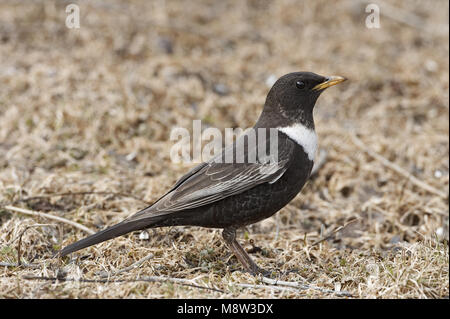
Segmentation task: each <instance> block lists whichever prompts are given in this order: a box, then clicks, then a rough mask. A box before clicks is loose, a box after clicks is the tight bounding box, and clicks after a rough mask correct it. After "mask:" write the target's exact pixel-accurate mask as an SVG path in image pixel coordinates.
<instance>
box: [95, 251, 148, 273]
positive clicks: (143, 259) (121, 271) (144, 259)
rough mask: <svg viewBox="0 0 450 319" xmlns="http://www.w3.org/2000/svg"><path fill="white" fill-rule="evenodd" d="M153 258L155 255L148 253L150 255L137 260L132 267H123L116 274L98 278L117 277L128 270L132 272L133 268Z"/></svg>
mask: <svg viewBox="0 0 450 319" xmlns="http://www.w3.org/2000/svg"><path fill="white" fill-rule="evenodd" d="M154 256H155V255H153V254H152V253H150V254H148V255H147V256H145V257H144V258H142V259H139V260H138V261H136V262H135V263H134V264H132V265H130V266H128V267H125V268H123V269H120V270H118V271H116V272H113V273H112V274H104V275H101V276H100V277H102V278H106V277H109V276H111V275H112V276H115V275H119V274H121V273H124V272H127V271H129V270H132V269H134V268H137V267H138V266H140V265H141V264H143V263H144V262H146V261H147V260H149V259H152V258H153V257H154Z"/></svg>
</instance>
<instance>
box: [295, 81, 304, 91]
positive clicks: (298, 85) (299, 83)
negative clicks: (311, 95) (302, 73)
mask: <svg viewBox="0 0 450 319" xmlns="http://www.w3.org/2000/svg"><path fill="white" fill-rule="evenodd" d="M295 86H296V87H297V88H298V89H300V90H303V89H304V88H305V82H302V81H297V82H295Z"/></svg>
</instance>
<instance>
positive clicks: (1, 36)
mask: <svg viewBox="0 0 450 319" xmlns="http://www.w3.org/2000/svg"><path fill="white" fill-rule="evenodd" d="M74 2H75V3H77V4H78V6H79V8H80V28H73V29H70V28H67V27H66V24H65V21H66V17H67V15H68V13H66V11H65V9H66V5H68V4H69V3H70V2H65V1H57V2H53V1H10V0H6V1H2V2H1V3H0V57H1V58H0V168H1V169H0V265H2V266H0V297H1V298H66V297H70V298H96V297H102V298H260V297H266V298H269V297H274V298H448V296H449V274H448V268H449V255H448V214H449V206H448V191H449V158H448V156H449V136H448V134H449V119H448V116H449V61H448V54H449V42H448V36H449V33H448V30H449V29H448V5H449V4H448V2H447V1H444V0H442V1H433V2H426V1H383V2H381V1H378V2H377V1H373V3H376V4H378V8H379V9H380V11H379V13H380V21H379V22H380V25H379V26H380V27H379V28H368V27H367V26H366V18H367V16H368V15H369V14H370V12H369V13H368V12H366V11H365V8H366V2H364V1H350V0H340V1H333V2H330V1H291V0H283V1H253V0H249V1H206V0H205V1H196V2H192V1H187V0H186V1H177V2H175V1H169V0H167V1H164V0H158V1H152V2H151V1H143V0H142V1H128V2H122V1H74ZM71 21H72V22H73V20H71ZM370 21H372V20H370ZM370 21H369V22H370ZM373 21H374V20H373ZM373 21H372V22H373ZM69 22H70V21H69ZM299 70H309V71H314V72H316V73H319V74H322V75H334V74H337V75H343V76H345V77H347V78H348V79H349V80H348V81H347V82H345V83H343V84H340V85H338V86H336V87H333V88H330V89H328V90H327V91H326V92H325V93H324V94H322V96H321V97H320V99H319V101H318V103H317V105H316V108H315V122H316V131H317V134H318V136H319V142H320V148H319V154H320V156H319V157H320V158H321V159H323V165H322V166H321V167H320V168H319V169H318V171H317V173H316V174H315V175H314V176H312V178H311V180H310V181H309V183H308V184H307V185H306V186H305V187H304V189H303V191H302V192H301V194H299V195H298V196H297V197H296V198H295V199H294V200H293V201H292V202H291V203H290V204H289V205H288V206H287V207H285V208H284V209H282V210H281V211H280V212H279V213H278V214H276V215H275V216H273V217H271V218H269V219H267V220H265V221H262V222H260V223H257V224H255V225H252V226H249V227H248V228H246V229H244V230H242V231H241V232H240V233H239V234H238V235H239V240H240V241H241V243H242V244H243V245H244V247H245V248H246V249H247V250H250V252H251V255H252V257H253V258H254V260H255V261H256V262H257V263H258V264H259V265H260V266H261V267H263V268H265V269H266V270H270V271H271V272H272V274H271V278H272V279H278V280H281V281H286V282H290V283H291V287H289V286H286V285H289V283H284V285H283V286H280V285H275V284H274V283H270V282H269V281H267V280H266V281H265V282H264V279H262V278H261V277H253V276H250V275H249V274H246V273H244V272H243V271H242V268H241V265H240V264H239V263H238V261H237V260H236V259H235V257H234V256H232V255H231V254H230V252H229V250H228V249H227V248H226V247H225V245H224V244H223V242H222V240H221V234H220V231H219V230H214V229H204V228H197V227H174V228H162V229H157V230H151V231H149V232H148V233H145V232H135V233H132V234H128V235H126V236H124V237H120V238H117V239H114V240H110V241H107V242H105V243H102V244H99V245H97V246H94V247H90V248H87V249H84V250H82V251H80V252H77V253H75V254H73V255H72V256H71V257H67V258H62V259H58V258H53V257H52V256H53V254H54V253H55V252H56V251H57V250H58V249H60V248H61V247H63V246H65V245H67V244H70V243H72V242H74V241H76V240H78V239H81V238H83V237H85V236H86V235H87V232H86V231H83V230H82V229H80V228H77V227H76V226H74V225H71V224H69V223H67V222H66V220H67V221H72V222H76V223H78V224H76V225H83V226H85V227H87V228H89V229H90V230H93V231H98V230H100V229H103V228H104V227H106V226H108V225H113V224H115V223H117V222H119V221H120V220H122V219H123V218H125V217H126V216H129V215H131V214H133V213H134V212H136V211H137V210H138V209H140V208H143V207H145V206H146V205H147V204H148V203H151V202H153V201H155V200H156V199H158V198H159V197H160V196H161V195H163V194H164V193H165V192H166V191H167V190H168V189H169V188H170V187H171V185H173V183H174V182H175V181H176V179H177V178H178V177H179V176H181V175H182V174H183V173H184V172H186V171H187V170H188V169H189V168H190V167H192V165H193V164H179V163H174V162H172V161H171V160H170V149H171V147H172V146H173V145H174V141H171V140H170V132H171V130H172V129H173V128H174V127H185V128H188V129H190V130H191V128H192V121H193V120H195V119H201V120H202V124H203V127H204V128H206V127H217V128H219V129H221V130H224V129H225V128H227V127H231V128H235V127H241V128H246V127H250V126H251V125H253V123H254V122H255V121H256V119H257V117H258V115H259V113H260V112H261V109H262V106H263V104H264V99H265V96H266V94H267V92H268V90H269V85H270V83H271V81H273V79H276V78H277V77H279V76H281V75H283V74H285V73H288V72H292V71H299ZM21 208H22V209H27V210H28V211H33V212H37V213H46V214H49V215H51V216H50V217H52V216H57V217H62V218H64V219H65V220H63V221H57V220H55V219H53V218H49V217H43V216H42V215H41V216H36V215H34V216H31V215H27V214H23V213H20V212H19V209H21ZM19 247H20V248H19ZM19 250H20V251H19ZM146 256H147V258H146V259H145V260H143V262H141V263H139V264H138V265H136V267H129V266H131V265H133V264H134V263H136V262H137V261H139V260H142V259H143V258H145V257H146ZM19 257H20V263H21V265H20V266H18V265H17V263H18V258H19ZM127 267H129V268H127ZM37 277H45V278H40V279H38V278H37ZM55 277H58V278H59V279H58V280H57V281H55V280H52V278H55ZM136 279H140V280H141V281H136ZM86 280H94V281H95V280H96V281H95V282H86ZM177 280H178V281H177ZM112 281H115V282H112ZM296 284H297V285H301V286H297V287H292V285H296ZM205 287H207V288H208V289H205ZM209 288H213V289H209Z"/></svg>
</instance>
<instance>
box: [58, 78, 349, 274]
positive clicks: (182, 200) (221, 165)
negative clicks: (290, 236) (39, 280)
mask: <svg viewBox="0 0 450 319" xmlns="http://www.w3.org/2000/svg"><path fill="white" fill-rule="evenodd" d="M343 80H344V78H342V77H328V78H327V77H322V76H319V75H317V74H314V73H310V72H296V73H290V74H287V75H285V76H283V77H281V78H280V79H279V80H278V81H277V82H276V83H275V84H274V85H273V87H272V89H271V90H270V91H269V93H268V96H267V99H266V103H265V105H264V109H263V112H262V114H261V116H260V118H259V119H258V121H257V123H256V124H255V126H254V127H253V130H254V132H251V131H249V132H247V133H246V134H243V135H242V136H241V137H240V138H238V139H237V141H236V142H235V143H233V144H232V145H230V146H228V147H226V148H225V149H224V150H223V152H222V154H221V155H219V156H217V157H216V158H213V159H211V160H210V161H208V162H205V163H202V164H200V165H198V166H197V167H195V168H194V169H192V170H191V171H189V172H188V173H187V174H186V175H184V176H182V177H181V178H180V179H179V180H178V181H177V182H176V183H175V185H174V186H173V187H172V189H171V190H169V191H168V192H167V193H166V194H165V195H164V196H162V197H161V198H160V199H159V200H158V201H156V202H155V203H154V204H152V205H151V206H149V207H147V208H145V209H143V210H141V211H139V212H137V213H136V214H134V215H133V216H131V217H129V218H127V219H125V220H124V221H122V222H120V223H118V224H116V225H114V226H111V227H109V228H106V229H105V230H102V231H100V232H98V233H96V234H94V235H91V236H89V237H87V238H85V239H82V240H80V241H78V242H76V243H73V244H71V245H69V246H67V247H65V248H64V249H62V250H61V251H60V252H59V255H61V256H64V255H67V254H69V253H72V252H74V251H77V250H79V249H82V248H85V247H88V246H91V245H94V244H97V243H100V242H103V241H105V240H108V239H111V238H114V237H117V236H121V235H124V234H126V233H129V232H131V231H135V230H141V229H146V228H155V227H162V226H177V225H192V226H202V227H212V228H223V229H224V231H223V238H224V240H225V242H226V243H227V245H228V246H229V247H230V249H231V250H232V251H233V252H234V254H235V255H236V257H237V258H238V259H239V260H240V262H241V263H242V264H243V265H244V267H245V269H246V270H248V271H250V272H252V273H256V272H259V271H260V269H259V268H258V267H257V265H256V264H255V263H254V262H253V261H252V260H251V258H250V257H249V256H248V254H247V253H246V252H245V250H244V249H243V248H242V247H241V246H240V245H239V243H238V242H237V241H236V238H235V237H236V229H237V228H239V227H242V226H245V225H249V224H252V223H255V222H258V221H260V220H262V219H265V218H267V217H270V216H272V215H273V214H275V213H276V212H277V211H278V210H280V209H281V208H282V207H284V206H285V205H286V204H287V203H289V202H290V201H291V200H292V199H293V198H294V197H295V196H296V195H297V194H298V193H299V192H300V190H301V189H302V187H303V185H304V184H305V183H306V181H307V179H308V178H309V175H310V173H311V169H312V167H313V159H312V157H311V153H312V152H313V151H315V149H314V148H309V145H310V144H311V145H312V144H313V142H314V140H308V138H309V136H310V135H311V134H314V135H311V136H315V133H314V120H313V108H314V105H315V102H316V100H317V98H318V97H319V95H320V93H321V92H322V91H323V90H324V89H325V88H327V87H329V86H332V85H334V84H337V83H339V82H342V81H343ZM284 128H288V129H287V130H286V129H284ZM270 129H277V130H276V133H275V134H277V138H278V139H277V145H276V150H277V151H278V152H277V157H276V158H273V157H271V155H273V154H271V153H270V152H268V151H266V152H259V151H258V150H259V148H260V147H261V146H262V144H261V143H264V144H265V147H266V150H269V149H270V146H271V143H273V141H272V139H271V138H270V136H271V134H270ZM296 130H298V132H299V133H298V134H297V131H296ZM302 132H306V133H308V134H310V135H308V134H306V135H302V134H301V133H302ZM251 133H254V134H255V136H256V140H257V141H258V142H257V143H249V141H250V140H251V139H249V134H251ZM261 134H264V135H262V136H260V135H261ZM296 134H297V135H298V136H297V135H296ZM289 135H292V136H289ZM264 136H265V138H261V137H264ZM302 139H304V143H303V140H302ZM308 143H309V144H308ZM253 144H254V145H253ZM241 146H244V148H241ZM313 146H314V145H313ZM242 149H244V154H243V160H242V158H240V159H238V157H237V156H236V153H237V151H238V150H242ZM230 152H231V153H230ZM230 154H231V158H233V162H232V163H229V162H226V161H225V159H230V157H227V156H229V155H230Z"/></svg>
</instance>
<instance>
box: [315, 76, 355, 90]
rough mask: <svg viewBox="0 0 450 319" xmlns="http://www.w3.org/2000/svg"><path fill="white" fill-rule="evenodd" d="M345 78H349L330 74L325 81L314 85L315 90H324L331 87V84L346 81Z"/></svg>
mask: <svg viewBox="0 0 450 319" xmlns="http://www.w3.org/2000/svg"><path fill="white" fill-rule="evenodd" d="M345 80H347V79H346V78H344V77H342V76H338V75H333V76H329V77H328V78H327V80H326V81H325V82H322V83H320V84H317V85H316V86H315V87H313V90H316V91H318V90H323V89H326V88H329V87H330V86H333V85H336V84H339V83H341V82H344V81H345Z"/></svg>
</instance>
